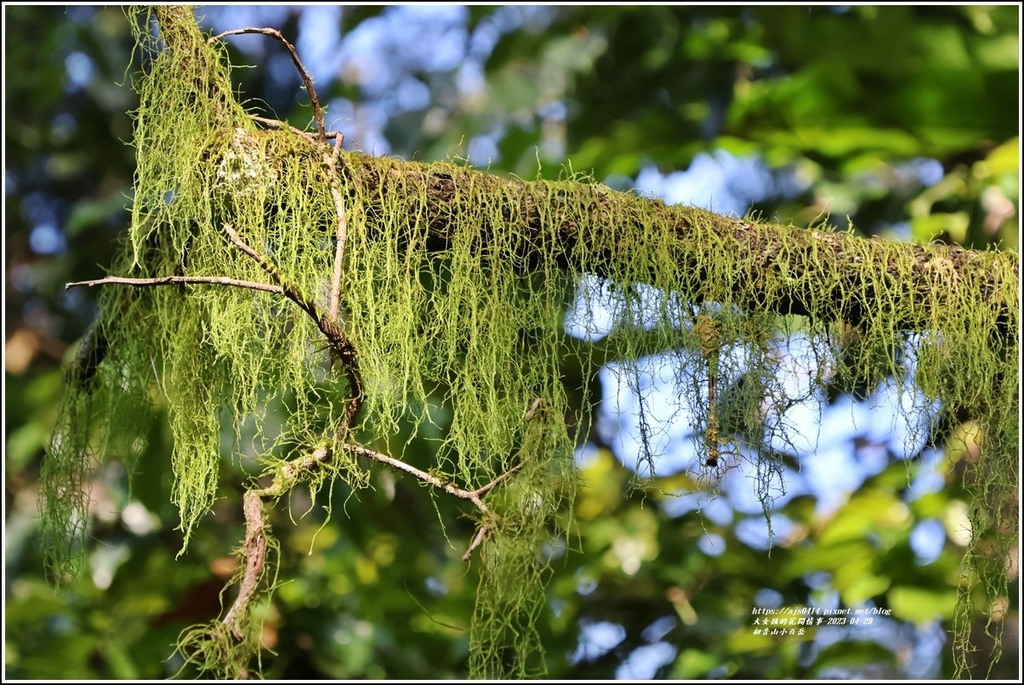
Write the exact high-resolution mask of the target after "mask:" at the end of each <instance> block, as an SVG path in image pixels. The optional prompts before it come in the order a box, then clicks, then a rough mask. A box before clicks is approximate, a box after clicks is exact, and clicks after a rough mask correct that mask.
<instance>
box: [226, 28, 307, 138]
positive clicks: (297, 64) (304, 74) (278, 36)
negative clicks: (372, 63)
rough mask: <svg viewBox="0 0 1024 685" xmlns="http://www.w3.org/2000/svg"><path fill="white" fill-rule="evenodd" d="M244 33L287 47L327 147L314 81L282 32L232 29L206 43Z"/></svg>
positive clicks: (263, 29) (264, 29)
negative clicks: (261, 36)
mask: <svg viewBox="0 0 1024 685" xmlns="http://www.w3.org/2000/svg"><path fill="white" fill-rule="evenodd" d="M244 33H258V34H262V35H264V36H270V37H271V38H276V39H277V40H278V41H280V42H281V44H283V45H284V46H285V48H287V50H288V52H289V54H291V56H292V62H294V63H295V68H296V69H298V71H299V76H300V77H301V78H302V83H303V84H304V85H305V86H306V93H307V94H308V95H309V104H310V105H311V106H312V107H313V116H314V117H315V118H316V128H317V131H319V133H320V143H321V144H322V145H326V144H327V128H326V126H324V112H323V110H322V109H321V108H320V101H319V100H317V97H316V89H314V88H313V79H312V78H310V76H309V72H307V71H306V67H304V66H302V60H300V59H299V53H298V52H296V50H295V46H294V45H292V44H291V43H290V42H288V39H287V38H285V37H284V36H283V35H282V34H281V32H280V31H278V30H277V29H267V28H262V29H261V28H254V27H251V26H250V27H247V28H244V29H231V30H230V31H225V32H223V33H218V34H217V35H216V36H211V37H210V38H209V39H208V40H207V41H206V42H207V43H208V44H213V43H215V42H217V41H218V40H220V39H221V38H224V37H225V36H238V35H241V34H244Z"/></svg>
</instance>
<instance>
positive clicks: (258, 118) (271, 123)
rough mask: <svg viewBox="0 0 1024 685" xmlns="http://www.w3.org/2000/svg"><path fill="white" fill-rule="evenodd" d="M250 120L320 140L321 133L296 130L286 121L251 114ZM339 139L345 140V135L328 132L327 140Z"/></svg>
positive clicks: (339, 132)
mask: <svg viewBox="0 0 1024 685" xmlns="http://www.w3.org/2000/svg"><path fill="white" fill-rule="evenodd" d="M249 118H250V119H252V120H253V121H255V122H257V123H260V124H263V125H264V126H271V127H273V128H283V129H287V130H289V131H290V132H292V133H294V134H295V135H297V136H305V137H306V138H319V133H310V132H309V131H303V130H302V129H301V128H295V127H294V126H292V125H291V124H289V123H288V122H286V121H278V120H277V119H268V118H266V117H261V116H258V115H256V114H250V115H249ZM338 137H342V138H344V134H343V133H342V132H341V131H327V138H329V139H332V140H333V139H336V138H338Z"/></svg>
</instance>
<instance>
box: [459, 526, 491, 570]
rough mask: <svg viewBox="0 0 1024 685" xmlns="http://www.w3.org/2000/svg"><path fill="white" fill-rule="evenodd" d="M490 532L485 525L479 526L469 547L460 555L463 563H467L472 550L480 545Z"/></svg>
mask: <svg viewBox="0 0 1024 685" xmlns="http://www.w3.org/2000/svg"><path fill="white" fill-rule="evenodd" d="M490 530H491V529H490V528H488V527H487V525H486V524H485V525H482V526H480V528H479V529H478V530H477V531H476V535H475V536H473V542H471V543H469V547H467V548H466V552H465V553H464V554H463V555H462V560H463V561H469V559H470V557H472V556H473V550H475V549H476V548H477V547H479V546H480V543H482V542H483V541H484V538H485V537H486V536H487V533H489V532H490Z"/></svg>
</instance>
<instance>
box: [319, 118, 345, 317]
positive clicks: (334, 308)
mask: <svg viewBox="0 0 1024 685" xmlns="http://www.w3.org/2000/svg"><path fill="white" fill-rule="evenodd" d="M344 139H345V138H344V136H335V138H334V151H333V152H331V153H330V154H327V152H324V162H325V163H326V164H327V166H328V167H329V168H330V170H331V197H332V198H334V210H335V212H337V214H338V235H337V243H338V244H337V246H336V247H335V252H334V277H333V278H332V279H331V304H330V308H329V309H328V312H327V313H328V316H330V317H331V320H332V321H337V320H338V309H339V308H340V306H341V263H342V260H343V259H344V257H345V240H346V237H347V236H348V215H347V213H346V212H345V205H344V204H343V203H342V201H341V182H340V181H339V179H338V157H339V156H340V154H341V144H342V141H344Z"/></svg>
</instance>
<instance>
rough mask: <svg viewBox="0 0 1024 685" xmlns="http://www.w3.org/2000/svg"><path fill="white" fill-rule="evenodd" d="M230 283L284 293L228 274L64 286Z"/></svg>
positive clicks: (67, 287) (114, 278)
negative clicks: (229, 276) (230, 276)
mask: <svg viewBox="0 0 1024 685" xmlns="http://www.w3.org/2000/svg"><path fill="white" fill-rule="evenodd" d="M173 284H184V285H198V284H202V285H228V286H233V287H235V288H246V289H248V290H259V291H261V292H265V293H283V292H284V290H283V289H282V288H281V286H278V285H271V284H270V283H255V282H253V281H240V280H238V279H237V278H228V277H227V276H160V277H157V278H122V277H120V276H106V277H104V278H98V279H96V280H93V281H75V282H74V283H68V284H66V285H65V286H64V289H65V290H70V289H71V288H78V287H81V286H84V287H92V286H95V285H134V286H138V287H146V286H154V285H173Z"/></svg>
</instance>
